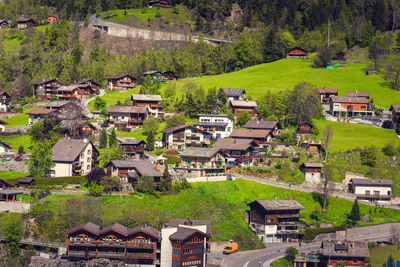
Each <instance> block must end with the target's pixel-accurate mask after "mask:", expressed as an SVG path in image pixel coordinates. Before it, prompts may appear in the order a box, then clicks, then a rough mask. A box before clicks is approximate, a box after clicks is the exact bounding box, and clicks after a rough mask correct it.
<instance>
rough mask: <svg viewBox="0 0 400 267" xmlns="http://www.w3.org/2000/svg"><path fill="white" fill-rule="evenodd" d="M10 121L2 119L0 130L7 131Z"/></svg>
mask: <svg viewBox="0 0 400 267" xmlns="http://www.w3.org/2000/svg"><path fill="white" fill-rule="evenodd" d="M7 124H8V122H6V121H3V120H0V132H5V131H6V125H7Z"/></svg>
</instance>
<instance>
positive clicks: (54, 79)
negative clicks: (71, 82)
mask: <svg viewBox="0 0 400 267" xmlns="http://www.w3.org/2000/svg"><path fill="white" fill-rule="evenodd" d="M54 81H56V82H59V83H60V84H64V83H63V82H61V81H59V80H58V79H56V78H50V79H42V80H40V79H39V80H37V81H36V82H35V83H34V84H33V85H43V84H46V83H49V82H54Z"/></svg>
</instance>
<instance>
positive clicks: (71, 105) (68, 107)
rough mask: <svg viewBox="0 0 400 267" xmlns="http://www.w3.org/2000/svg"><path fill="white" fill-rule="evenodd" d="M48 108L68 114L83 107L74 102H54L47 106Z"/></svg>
mask: <svg viewBox="0 0 400 267" xmlns="http://www.w3.org/2000/svg"><path fill="white" fill-rule="evenodd" d="M46 108H47V109H54V110H58V111H60V112H61V113H66V112H71V111H72V110H74V109H78V108H81V107H80V106H79V105H78V104H77V103H76V102H74V101H53V102H50V103H48V104H46Z"/></svg>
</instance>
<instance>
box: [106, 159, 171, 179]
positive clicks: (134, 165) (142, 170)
mask: <svg viewBox="0 0 400 267" xmlns="http://www.w3.org/2000/svg"><path fill="white" fill-rule="evenodd" d="M110 164H112V165H114V166H115V167H116V168H128V169H136V170H137V171H138V173H139V174H140V175H141V176H145V175H147V176H151V177H162V176H163V174H162V173H161V172H159V171H157V170H156V169H155V167H154V165H153V164H152V163H151V161H149V160H111V161H110Z"/></svg>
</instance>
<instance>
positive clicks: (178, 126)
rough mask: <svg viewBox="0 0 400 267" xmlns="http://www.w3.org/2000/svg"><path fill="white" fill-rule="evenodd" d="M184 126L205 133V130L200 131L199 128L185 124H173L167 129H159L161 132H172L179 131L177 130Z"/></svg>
mask: <svg viewBox="0 0 400 267" xmlns="http://www.w3.org/2000/svg"><path fill="white" fill-rule="evenodd" d="M185 128H191V129H192V130H193V131H196V132H203V133H207V132H205V131H202V130H200V129H197V128H196V127H193V126H192V125H186V124H182V125H177V126H174V127H171V128H168V129H165V130H163V131H161V133H173V132H176V131H179V130H181V129H185ZM207 134H208V133H207Z"/></svg>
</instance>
